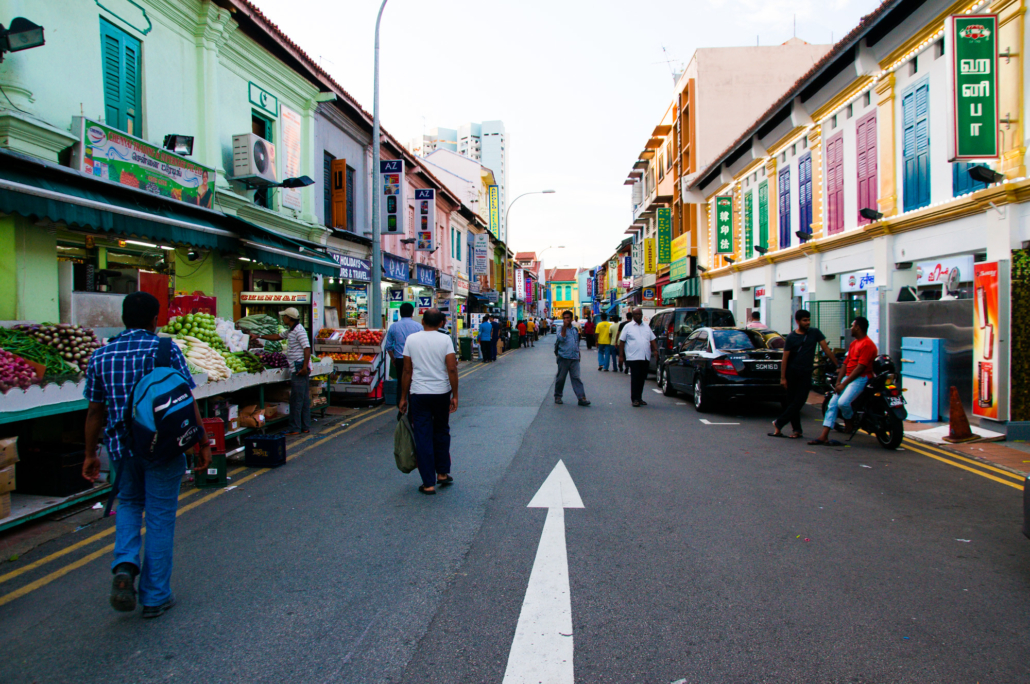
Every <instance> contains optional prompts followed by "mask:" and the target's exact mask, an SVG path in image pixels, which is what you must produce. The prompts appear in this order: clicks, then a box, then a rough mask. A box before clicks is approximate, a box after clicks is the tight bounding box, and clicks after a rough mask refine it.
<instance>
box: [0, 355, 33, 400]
mask: <svg viewBox="0 0 1030 684" xmlns="http://www.w3.org/2000/svg"><path fill="white" fill-rule="evenodd" d="M36 380H37V378H36V369H35V368H33V367H32V366H31V365H30V364H29V362H28V361H26V360H25V359H23V358H21V357H20V356H15V355H14V354H12V353H11V352H9V351H7V350H5V349H0V392H6V391H7V390H9V389H10V388H12V387H20V388H21V389H28V387H29V385H32V384H34V383H35V382H36Z"/></svg>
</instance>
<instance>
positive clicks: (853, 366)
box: [809, 316, 876, 446]
mask: <svg viewBox="0 0 1030 684" xmlns="http://www.w3.org/2000/svg"><path fill="white" fill-rule="evenodd" d="M868 330H869V321H868V320H867V319H866V318H865V317H864V316H859V317H858V318H856V319H855V321H854V322H853V323H852V324H851V335H852V337H854V338H855V339H854V341H853V342H852V343H851V346H850V347H848V356H847V358H845V359H844V365H843V366H841V367H840V370H839V371H838V372H837V384H836V385H835V386H834V388H833V390H834V395H833V397H831V398H830V404H829V405H828V406H827V407H826V417H825V418H824V419H823V431H822V433H821V434H820V435H819V438H818V439H813V440H812V441H811V442H809V444H811V445H813V446H820V445H830V446H839V445H840V442H838V441H837V440H833V439H830V430H832V429H833V426H834V425H836V424H837V412H838V411H840V414H841V415H842V416H843V417H844V432H846V433H848V434H851V432H853V431H854V426H853V425H852V424H851V417H852V415H854V412H853V411H852V410H851V402H852V401H854V400H855V397H857V396H858V395H859V394H860V393H861V392H862V390H863V389H865V386H866V383H867V382H869V378H871V377H873V359H875V358H876V344H875V343H874V342H873V341H872V340H871V339H869V336H868V335H867V334H866V332H867V331H868Z"/></svg>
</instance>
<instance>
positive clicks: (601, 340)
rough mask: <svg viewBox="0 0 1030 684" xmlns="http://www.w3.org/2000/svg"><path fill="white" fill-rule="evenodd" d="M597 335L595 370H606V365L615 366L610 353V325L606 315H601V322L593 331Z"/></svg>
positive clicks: (613, 356)
mask: <svg viewBox="0 0 1030 684" xmlns="http://www.w3.org/2000/svg"><path fill="white" fill-rule="evenodd" d="M595 331H596V334H597V370H603V371H607V370H608V363H609V362H611V363H612V364H613V365H614V364H615V354H613V353H612V324H611V323H609V322H608V314H604V313H603V314H601V322H600V323H598V324H597V328H596V329H595Z"/></svg>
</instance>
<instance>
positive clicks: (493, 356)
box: [490, 315, 501, 361]
mask: <svg viewBox="0 0 1030 684" xmlns="http://www.w3.org/2000/svg"><path fill="white" fill-rule="evenodd" d="M490 327H492V328H493V329H494V334H493V337H491V338H490V339H491V344H490V360H491V361H496V360H497V346H498V345H499V344H500V343H501V322H500V321H498V320H497V316H494V315H491V316H490Z"/></svg>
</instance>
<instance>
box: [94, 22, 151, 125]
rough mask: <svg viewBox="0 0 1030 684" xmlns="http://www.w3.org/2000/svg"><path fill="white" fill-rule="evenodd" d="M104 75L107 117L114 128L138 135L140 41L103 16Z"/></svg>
mask: <svg viewBox="0 0 1030 684" xmlns="http://www.w3.org/2000/svg"><path fill="white" fill-rule="evenodd" d="M100 43H101V51H102V60H103V63H102V66H101V68H102V70H103V77H104V118H105V123H107V125H108V126H111V127H112V128H117V129H119V130H122V131H125V132H126V133H128V134H129V135H135V136H139V135H141V133H142V127H141V126H140V90H141V88H140V42H139V41H138V40H136V39H135V38H133V37H132V36H130V35H129V34H128V33H126V32H125V31H122V30H121V29H119V28H118V27H117V26H115V25H114V24H112V23H110V22H108V21H106V20H104V19H101V20H100Z"/></svg>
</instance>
